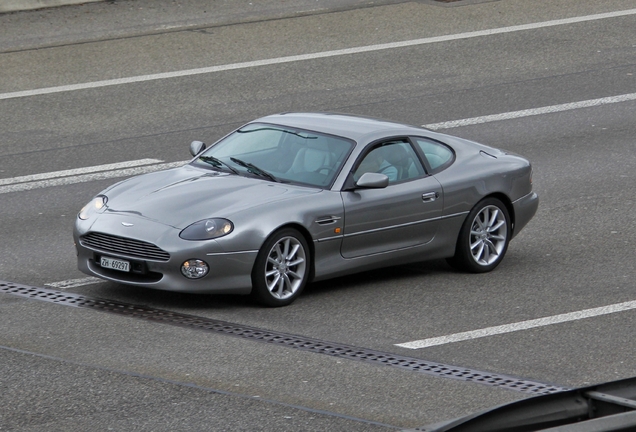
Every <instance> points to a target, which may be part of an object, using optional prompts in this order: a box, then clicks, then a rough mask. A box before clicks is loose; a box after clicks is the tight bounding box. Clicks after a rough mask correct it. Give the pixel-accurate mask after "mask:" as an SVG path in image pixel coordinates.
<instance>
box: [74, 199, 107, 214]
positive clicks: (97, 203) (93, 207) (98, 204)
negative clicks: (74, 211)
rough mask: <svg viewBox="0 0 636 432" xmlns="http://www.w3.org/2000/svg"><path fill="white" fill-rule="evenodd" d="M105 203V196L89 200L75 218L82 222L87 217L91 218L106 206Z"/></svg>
mask: <svg viewBox="0 0 636 432" xmlns="http://www.w3.org/2000/svg"><path fill="white" fill-rule="evenodd" d="M107 202H108V198H107V197H106V196H104V195H99V196H96V197H95V198H93V199H92V200H91V202H89V203H88V204H86V205H85V206H84V207H83V208H82V210H80V212H79V214H78V215H77V217H78V218H80V219H82V220H86V219H88V218H89V217H91V216H92V215H93V214H95V213H97V212H98V211H99V210H101V209H103V208H104V207H105V206H106V203H107Z"/></svg>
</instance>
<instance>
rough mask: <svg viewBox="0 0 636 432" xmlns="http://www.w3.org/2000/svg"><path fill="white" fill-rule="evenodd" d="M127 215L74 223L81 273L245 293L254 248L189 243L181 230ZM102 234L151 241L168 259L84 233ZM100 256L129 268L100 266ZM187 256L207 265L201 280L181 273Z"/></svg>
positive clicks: (167, 287) (180, 289)
mask: <svg viewBox="0 0 636 432" xmlns="http://www.w3.org/2000/svg"><path fill="white" fill-rule="evenodd" d="M130 221H131V217H130V215H125V216H121V215H108V216H106V217H105V216H104V215H101V216H100V217H99V218H97V220H95V221H81V220H78V222H77V223H76V225H75V230H74V239H75V244H76V247H77V265H78V269H79V270H80V271H82V272H83V273H86V274H88V275H91V276H95V277H98V278H101V279H106V280H110V281H113V282H117V283H121V284H126V285H134V286H139V287H147V288H154V289H160V290H166V291H177V292H187V293H214V294H249V293H250V291H251V285H252V282H251V272H252V268H253V266H254V261H255V260H256V255H257V253H258V251H229V252H226V251H224V250H222V248H221V247H220V246H219V245H218V243H217V242H216V241H215V240H206V241H188V240H183V239H181V238H180V237H179V230H178V229H176V228H174V227H170V226H166V225H163V224H159V223H157V222H154V221H150V220H148V219H141V218H139V219H136V220H133V222H134V227H132V228H131V227H126V226H124V225H122V223H121V222H130ZM89 232H90V233H104V234H107V235H108V236H113V237H115V238H117V239H124V240H125V239H132V241H134V242H144V243H150V244H152V245H154V246H156V247H157V248H159V249H161V250H162V251H165V252H167V254H166V257H162V258H156V257H152V256H144V255H143V254H136V253H133V252H128V251H126V250H120V249H118V248H112V247H110V246H109V244H108V242H105V243H104V244H95V243H94V242H87V241H85V240H86V237H85V236H86V235H87V234H88V233H89ZM102 256H105V257H109V258H115V259H121V260H125V261H128V262H130V271H127V272H122V271H118V270H113V269H108V268H103V267H101V265H100V258H101V257H102ZM189 259H200V260H203V261H205V262H206V263H207V264H208V266H209V267H210V271H209V272H208V274H207V275H205V276H204V277H202V278H200V279H188V278H186V277H185V276H183V275H182V274H181V265H182V264H183V263H184V262H185V261H186V260H189Z"/></svg>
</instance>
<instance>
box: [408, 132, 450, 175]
mask: <svg viewBox="0 0 636 432" xmlns="http://www.w3.org/2000/svg"><path fill="white" fill-rule="evenodd" d="M415 142H416V143H417V145H418V146H419V147H420V149H421V150H422V152H423V153H424V156H426V159H427V160H428V163H429V165H430V166H431V169H432V170H433V171H437V170H438V169H441V168H445V167H446V166H448V165H450V164H451V163H452V161H453V152H452V150H451V149H450V148H448V147H446V146H445V145H444V144H441V143H439V142H437V141H431V140H428V139H425V138H415Z"/></svg>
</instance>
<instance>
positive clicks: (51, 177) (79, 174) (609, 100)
mask: <svg viewBox="0 0 636 432" xmlns="http://www.w3.org/2000/svg"><path fill="white" fill-rule="evenodd" d="M633 100H636V93H630V94H624V95H617V96H609V97H604V98H599V99H591V100H585V101H579V102H571V103H566V104H561V105H551V106H547V107H540V108H533V109H527V110H521V111H511V112H507V113H500V114H493V115H487V116H481V117H472V118H469V119H461V120H452V121H447V122H441V123H431V124H426V125H423V127H426V128H428V129H450V128H454V127H460V126H468V125H475V124H482V123H488V122H494V121H500V120H508V119H514V118H522V117H530V116H535V115H540V114H549V113H555V112H562V111H568V110H575V109H580V108H589V107H595V106H600V105H607V104H614V103H619V102H627V101H633ZM156 162H161V161H160V160H159V159H140V160H136V161H130V162H121V163H117V164H108V165H97V166H94V167H86V168H77V169H73V170H66V171H55V172H51V173H43V174H34V175H30V176H22V177H13V178H8V179H0V194H4V193H10V192H21V191H27V190H32V189H39V188H45V187H50V186H63V185H69V184H75V183H82V182H89V181H95V180H104V179H109V178H117V177H126V176H133V175H138V174H144V173H148V172H154V171H160V170H163V169H168V168H174V167H177V166H181V165H184V164H186V163H187V162H188V161H187V160H186V161H178V162H169V163H162V164H155V163H156ZM146 164H149V165H147V166H140V165H146ZM150 164H152V165H150ZM122 167H129V168H124V169H118V168H122ZM106 170H111V171H106ZM74 174H75V175H74Z"/></svg>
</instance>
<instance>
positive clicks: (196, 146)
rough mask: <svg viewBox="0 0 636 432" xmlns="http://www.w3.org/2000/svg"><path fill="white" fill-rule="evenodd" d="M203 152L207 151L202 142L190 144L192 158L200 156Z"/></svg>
mask: <svg viewBox="0 0 636 432" xmlns="http://www.w3.org/2000/svg"><path fill="white" fill-rule="evenodd" d="M203 150H205V143H203V142H201V141H192V142H191V143H190V154H191V155H192V156H196V155H198V154H199V153H201V152H202V151H203Z"/></svg>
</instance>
